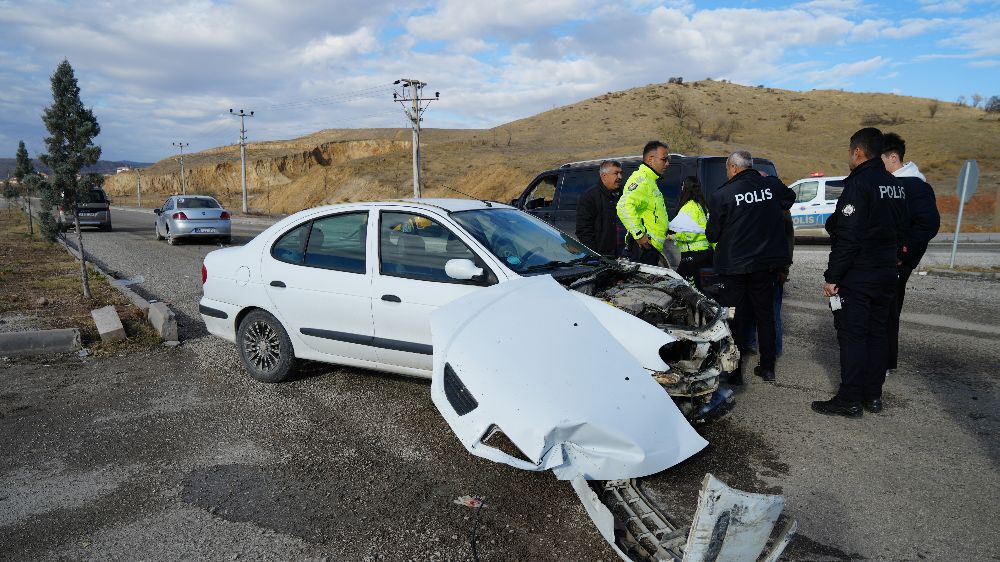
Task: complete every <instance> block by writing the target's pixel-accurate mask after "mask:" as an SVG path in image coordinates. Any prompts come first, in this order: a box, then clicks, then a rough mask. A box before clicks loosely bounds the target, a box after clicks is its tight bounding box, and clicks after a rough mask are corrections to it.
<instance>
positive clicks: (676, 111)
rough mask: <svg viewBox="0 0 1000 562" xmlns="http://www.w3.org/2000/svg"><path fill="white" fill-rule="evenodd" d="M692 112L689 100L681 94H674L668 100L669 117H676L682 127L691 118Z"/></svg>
mask: <svg viewBox="0 0 1000 562" xmlns="http://www.w3.org/2000/svg"><path fill="white" fill-rule="evenodd" d="M691 111H692V109H691V106H690V105H688V102H687V100H686V99H685V98H684V97H683V96H681V95H680V94H678V93H674V94H673V95H672V96H670V97H668V98H667V115H670V116H671V117H676V118H677V121H678V122H679V123H680V124H681V125H683V124H684V122H685V121H687V119H688V117H690V116H691Z"/></svg>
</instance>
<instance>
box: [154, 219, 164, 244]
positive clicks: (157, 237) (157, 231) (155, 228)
mask: <svg viewBox="0 0 1000 562" xmlns="http://www.w3.org/2000/svg"><path fill="white" fill-rule="evenodd" d="M153 232H154V233H155V236H156V239H157V240H163V236H160V223H158V222H154V223H153Z"/></svg>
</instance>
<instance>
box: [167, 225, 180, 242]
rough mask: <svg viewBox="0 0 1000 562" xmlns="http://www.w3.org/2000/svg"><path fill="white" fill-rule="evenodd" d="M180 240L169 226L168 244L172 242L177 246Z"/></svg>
mask: <svg viewBox="0 0 1000 562" xmlns="http://www.w3.org/2000/svg"><path fill="white" fill-rule="evenodd" d="M178 242H180V240H178V239H177V237H176V236H174V234H173V233H172V232H170V229H169V228H168V229H167V244H170V245H171V246H176V245H177V243H178Z"/></svg>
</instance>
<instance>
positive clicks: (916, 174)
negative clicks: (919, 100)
mask: <svg viewBox="0 0 1000 562" xmlns="http://www.w3.org/2000/svg"><path fill="white" fill-rule="evenodd" d="M883 139H884V140H885V142H884V143H883V146H882V162H884V163H885V169H886V170H888V171H889V173H891V174H892V175H894V176H896V179H898V180H899V182H900V183H902V184H903V187H904V188H905V189H906V210H907V211H908V212H909V214H910V224H909V230H908V231H907V236H906V243H905V246H906V251H905V252H904V253H903V257H902V259H901V260H900V262H901V263H900V264H899V279H897V280H896V301H895V303H894V304H893V309H892V314H890V315H889V363H888V368H889V369H895V368H896V366H897V365H896V363H897V359H898V357H899V314H900V312H902V309H903V297H905V296H906V282H907V281H909V279H910V274H912V273H913V270H914V269H916V268H917V265H918V264H920V259H921V258H923V257H924V252H926V251H927V243H928V242H930V241H931V239H933V238H934V237H935V236H937V233H938V229H939V228H940V227H941V213H939V212H938V208H937V201H936V200H935V198H934V188H932V187H931V186H930V184H928V183H927V182H926V181H924V175H923V174H921V173H920V169H919V168H917V165H916V164H915V163H913V162H906V164H903V162H904V161H905V160H903V157H904V156H905V155H906V141H904V140H903V139H902V137H900V136H899V135H897V134H896V133H886V134H885V137H883Z"/></svg>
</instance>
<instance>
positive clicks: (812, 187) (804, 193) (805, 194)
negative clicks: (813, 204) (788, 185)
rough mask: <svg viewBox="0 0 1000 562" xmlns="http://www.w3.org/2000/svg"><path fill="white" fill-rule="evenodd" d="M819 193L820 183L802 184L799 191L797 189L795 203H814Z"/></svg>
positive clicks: (808, 182)
mask: <svg viewBox="0 0 1000 562" xmlns="http://www.w3.org/2000/svg"><path fill="white" fill-rule="evenodd" d="M818 191H819V182H818V181H807V182H803V183H800V184H799V185H798V189H796V195H797V197H795V202H796V203H805V202H807V201H812V200H813V199H815V198H816V192H818Z"/></svg>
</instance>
